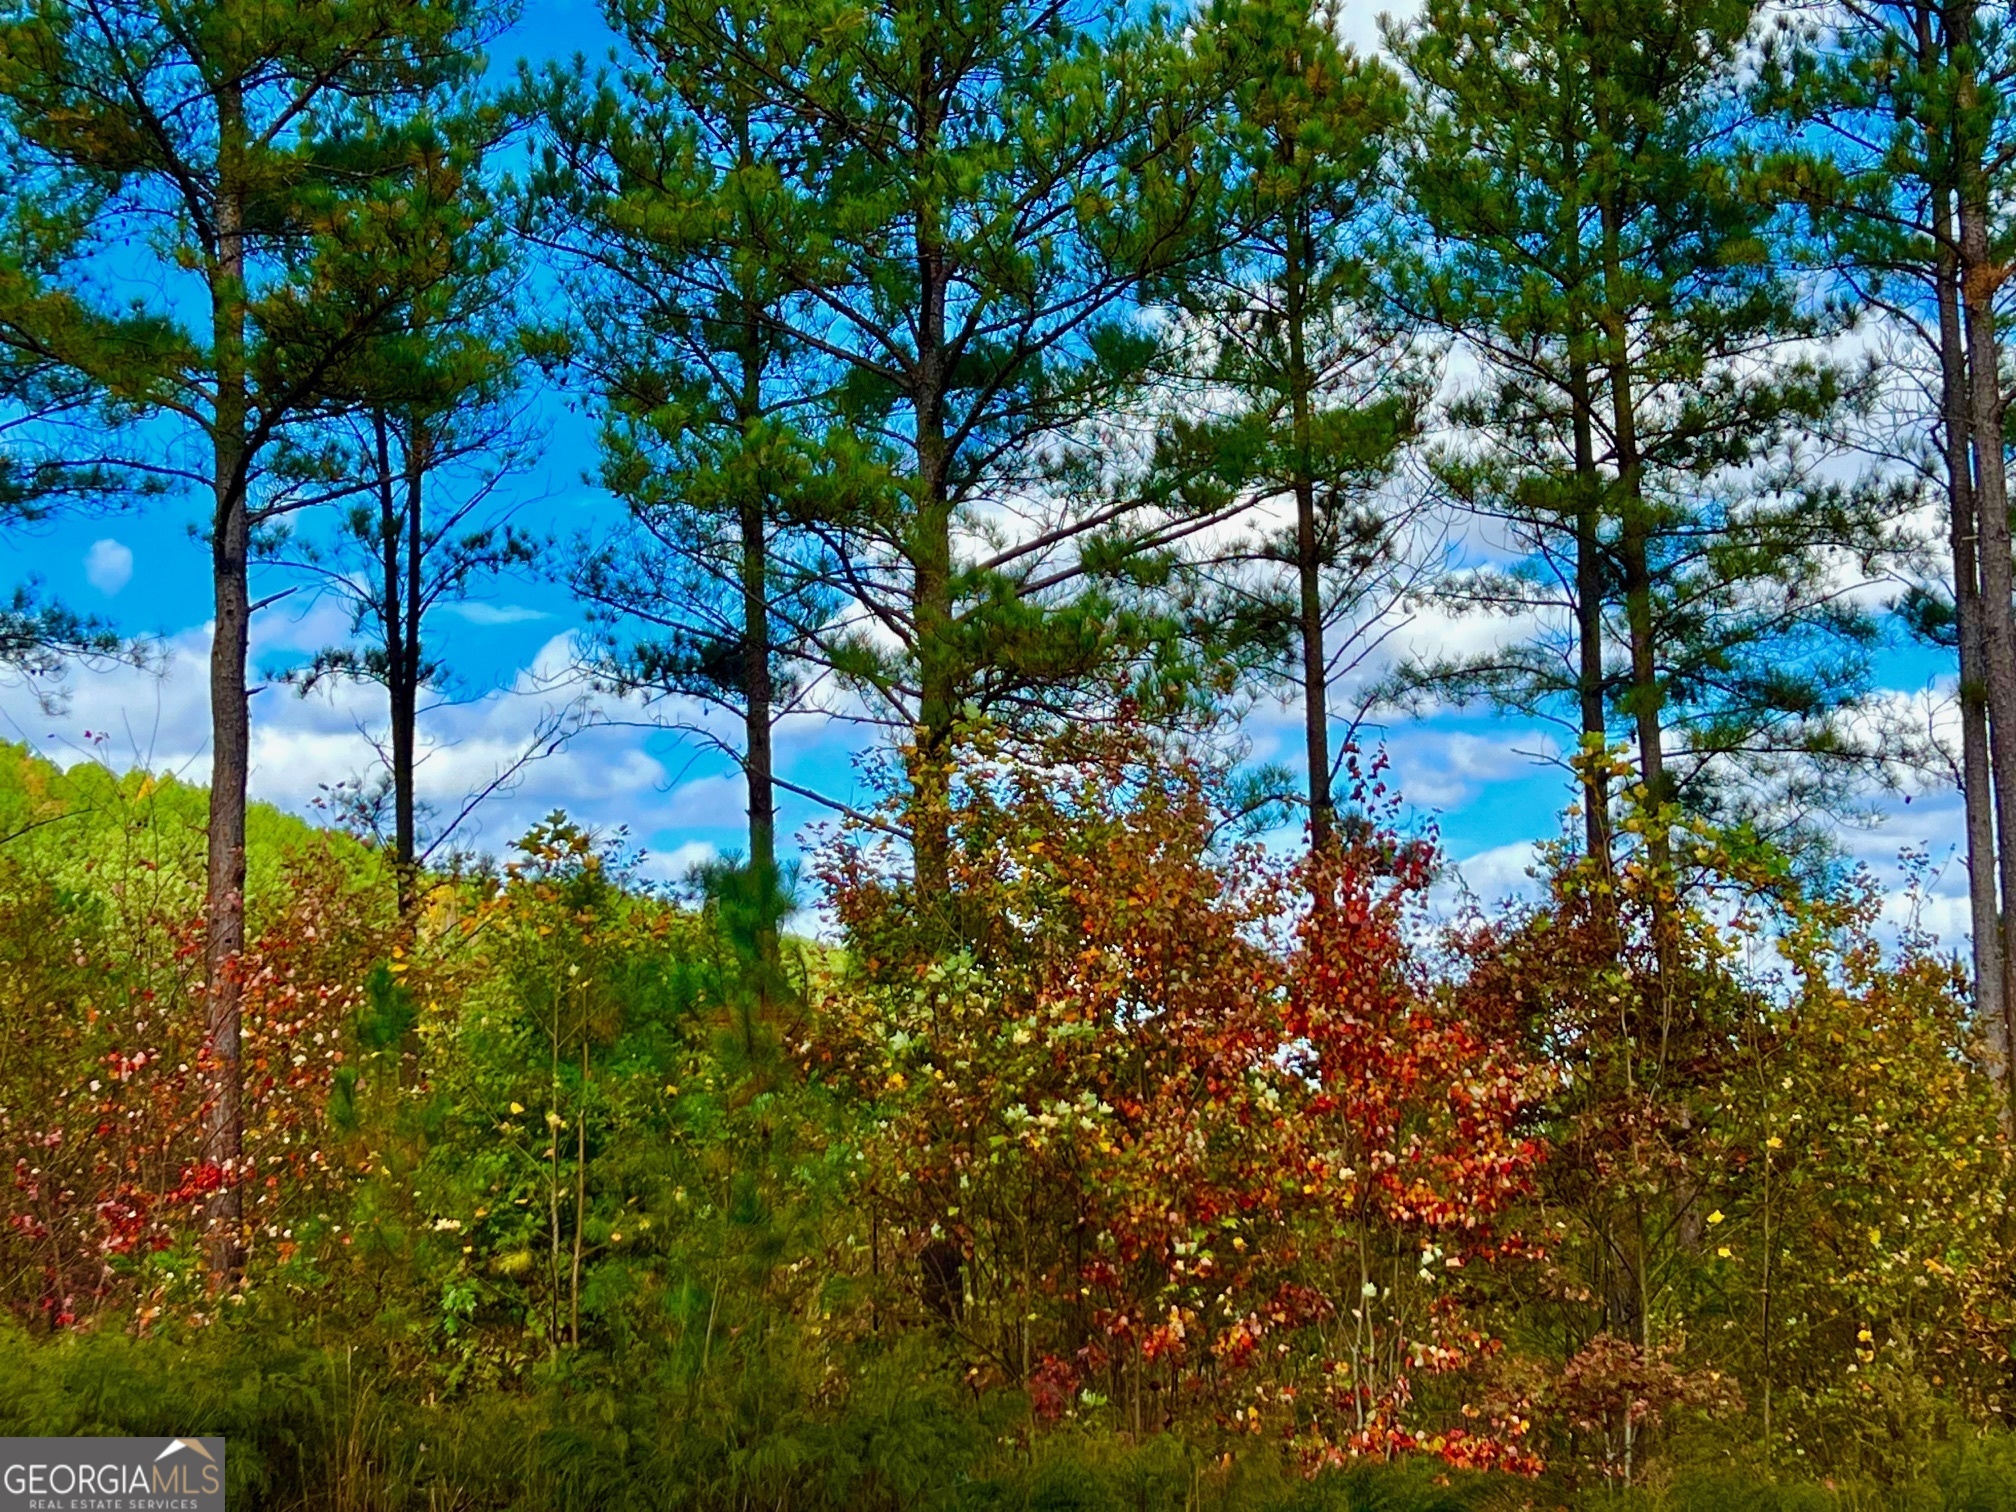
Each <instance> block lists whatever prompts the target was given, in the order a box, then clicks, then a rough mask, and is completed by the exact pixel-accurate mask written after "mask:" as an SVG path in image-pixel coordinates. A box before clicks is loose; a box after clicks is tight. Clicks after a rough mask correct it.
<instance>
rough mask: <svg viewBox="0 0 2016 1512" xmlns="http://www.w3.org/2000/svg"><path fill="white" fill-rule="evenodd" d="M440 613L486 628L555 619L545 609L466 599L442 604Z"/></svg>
mask: <svg viewBox="0 0 2016 1512" xmlns="http://www.w3.org/2000/svg"><path fill="white" fill-rule="evenodd" d="M440 612H441V613H443V614H446V615H451V616H453V617H454V618H455V619H459V620H461V621H463V622H464V623H466V624H471V625H482V626H485V627H488V626H493V625H523V624H526V623H527V622H529V621H532V620H543V619H551V618H553V616H552V615H551V614H548V613H547V612H546V611H545V610H544V609H531V608H527V607H526V606H525V605H523V604H488V603H485V602H483V600H481V599H465V600H462V601H460V602H457V603H448V604H442V605H441V606H440Z"/></svg>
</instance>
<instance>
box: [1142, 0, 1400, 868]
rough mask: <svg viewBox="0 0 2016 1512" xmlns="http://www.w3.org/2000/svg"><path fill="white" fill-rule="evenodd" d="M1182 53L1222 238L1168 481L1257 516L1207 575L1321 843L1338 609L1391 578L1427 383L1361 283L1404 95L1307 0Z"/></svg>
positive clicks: (1205, 284) (1368, 598)
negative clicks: (1277, 721)
mask: <svg viewBox="0 0 2016 1512" xmlns="http://www.w3.org/2000/svg"><path fill="white" fill-rule="evenodd" d="M1196 47H1197V52H1198V54H1199V63H1200V66H1201V67H1202V68H1203V69H1204V70H1205V71H1206V72H1207V74H1208V75H1209V76H1210V77H1211V78H1213V79H1214V80H1215V81H1217V82H1218V84H1219V86H1220V87H1221V88H1222V89H1223V91H1224V97H1225V110H1224V116H1223V118H1222V120H1221V122H1220V124H1219V128H1218V132H1217V137H1218V141H1219V144H1220V151H1221V152H1222V153H1223V154H1224V156H1225V158H1226V162H1225V164H1224V167H1223V169H1222V172H1223V190H1222V197H1221V198H1220V199H1219V200H1218V201H1217V203H1216V204H1215V205H1214V207H1213V212H1214V216H1215V219H1216V225H1217V228H1218V232H1219V235H1220V236H1222V238H1223V245H1221V246H1220V247H1218V248H1217V249H1216V250H1215V252H1214V254H1213V255H1212V256H1210V257H1209V258H1206V259H1203V260H1201V261H1200V263H1199V265H1198V266H1197V267H1195V268H1194V269H1192V270H1190V272H1189V273H1188V275H1187V276H1186V277H1185V278H1184V279H1183V280H1182V282H1181V285H1180V289H1179V292H1178V293H1177V294H1176V301H1177V303H1178V305H1179V307H1180V308H1181V310H1182V312H1183V315H1184V317H1185V323H1186V327H1187V329H1188V330H1189V332H1190V333H1191V342H1192V344H1193V345H1194V346H1195V347H1196V348H1197V349H1198V355H1197V359H1196V361H1197V367H1198V369H1199V370H1198V371H1197V372H1196V373H1195V374H1194V381H1193V382H1192V383H1190V384H1187V385H1185V386H1184V390H1183V394H1182V407H1183V409H1187V410H1188V411H1190V413H1188V414H1184V413H1182V412H1181V411H1180V410H1179V414H1178V417H1177V418H1176V419H1175V420H1174V421H1173V423H1172V424H1171V426H1170V429H1169V433H1168V435H1167V437H1166V439H1165V442H1164V445H1163V447H1162V448H1161V455H1160V456H1159V457H1158V466H1159V469H1160V470H1161V471H1162V472H1164V473H1166V474H1169V475H1171V477H1172V479H1173V480H1175V481H1174V482H1172V484H1171V485H1170V486H1172V487H1187V488H1189V489H1192V490H1197V489H1199V488H1200V487H1209V486H1215V487H1216V488H1217V489H1219V490H1221V491H1222V495H1223V497H1224V499H1225V500H1227V501H1230V502H1237V503H1242V504H1244V505H1246V506H1248V507H1250V508H1252V509H1254V510H1256V511H1257V512H1259V513H1260V515H1261V517H1262V520H1263V522H1265V523H1263V524H1262V525H1261V527H1260V528H1259V531H1258V538H1257V539H1253V540H1247V541H1240V542H1238V543H1236V544H1235V545H1234V546H1233V547H1232V549H1231V550H1229V551H1226V552H1223V553H1221V554H1219V555H1218V556H1217V560H1216V561H1215V562H1213V563H1211V564H1209V565H1207V566H1206V567H1205V571H1206V573H1207V575H1209V576H1211V577H1213V578H1215V579H1216V580H1217V581H1218V583H1219V585H1220V590H1221V591H1220V600H1221V603H1222V604H1223V605H1224V607H1225V612H1226V619H1225V621H1224V623H1223V624H1222V625H1221V626H1220V627H1219V631H1220V633H1221V634H1223V635H1225V636H1226V637H1228V638H1229V639H1230V640H1231V641H1232V642H1233V643H1234V644H1251V645H1253V646H1256V647H1258V648H1261V649H1262V657H1261V665H1262V667H1263V668H1264V669H1265V670H1266V671H1267V672H1269V673H1270V674H1272V675H1274V676H1277V677H1280V678H1281V680H1282V681H1284V682H1285V683H1286V684H1287V685H1288V686H1289V687H1291V688H1292V689H1293V690H1294V692H1295V695H1296V697H1297V698H1298V699H1299V700H1300V702H1301V705H1302V714H1303V734H1304V757H1305V761H1306V764H1307V767H1308V778H1307V798H1308V816H1309V817H1308V823H1309V834H1310V841H1311V844H1312V845H1313V846H1314V847H1315V848H1316V849H1318V850H1323V849H1327V848H1328V846H1329V845H1330V843H1331V840H1332V838H1333V835H1334V831H1335V827H1336V805H1335V801H1334V799H1333V797H1332V793H1331V785H1332V780H1333V775H1334V771H1333V767H1334V763H1333V759H1332V755H1331V748H1330V721H1331V715H1330V698H1331V689H1332V684H1333V681H1334V680H1335V678H1336V676H1337V668H1338V664H1339V662H1340V661H1341V660H1342V659H1344V658H1346V657H1347V656H1348V654H1349V652H1350V650H1351V647H1352V644H1353V641H1354V639H1355V637H1354V636H1353V635H1352V633H1351V632H1352V631H1353V630H1355V629H1356V628H1358V627H1357V626H1356V625H1355V624H1352V623H1349V622H1351V621H1352V620H1353V618H1354V616H1359V615H1364V614H1366V613H1367V612H1368V610H1369V611H1371V612H1374V613H1376V612H1377V611H1379V610H1382V609H1386V608H1390V607H1392V604H1391V602H1390V601H1391V599H1392V598H1393V597H1395V595H1396V593H1397V589H1398V585H1399V582H1400V581H1402V580H1403V578H1404V574H1403V572H1402V571H1401V569H1402V567H1403V564H1402V562H1401V561H1400V560H1399V558H1400V554H1401V549H1402V543H1401V542H1400V541H1398V540H1397V539H1396V537H1397V533H1398V529H1399V526H1400V523H1401V522H1400V521H1399V520H1398V519H1396V518H1395V517H1394V516H1393V515H1392V514H1391V513H1390V512H1389V511H1388V510H1387V508H1385V507H1384V503H1385V501H1382V500H1381V499H1379V498H1378V497H1377V494H1378V491H1379V489H1380V487H1381V486H1382V485H1383V484H1384V483H1386V482H1387V480H1388V479H1390V477H1391V475H1392V472H1393V468H1394V465H1395V462H1396V460H1397V457H1398V454H1399V449H1400V447H1401V446H1402V444H1403V443H1404V442H1405V441H1406V440H1407V439H1408V438H1409V437H1410V436H1411V435H1412V433H1413V431H1414V428H1415V424H1416V421H1417V418H1418V416H1419V413H1420V411H1421V409H1422V407H1423V405H1424V403H1425V401H1426V399H1427V393H1428V389H1429V387H1430V386H1431V384H1430V380H1431V378H1432V373H1431V372H1430V370H1429V366H1428V364H1427V363H1426V362H1425V361H1424V360H1423V356H1422V354H1421V353H1419V352H1417V351H1416V350H1415V345H1416V343H1415V341H1414V338H1413V333H1412V332H1411V331H1410V330H1409V329H1408V327H1407V326H1406V324H1405V323H1404V322H1399V321H1396V319H1395V312H1394V311H1392V310H1391V308H1390V307H1388V306H1387V305H1386V304H1385V303H1384V301H1383V300H1382V299H1381V298H1380V295H1379V290H1378V288H1377V282H1376V270H1377V266H1378V260H1379V258H1380V256H1381V255H1382V249H1381V247H1380V246H1379V235H1378V230H1379V228H1378V226H1377V220H1378V218H1379V216H1380V215H1381V214H1382V212H1384V211H1385V210H1386V208H1387V206H1386V203H1385V200H1384V189H1385V187H1386V186H1385V181H1384V179H1385V175H1384V172H1383V170H1384V169H1385V168H1386V166H1387V154H1388V152H1389V150H1390V147H1391V143H1392V137H1393V133H1394V131H1395V129H1396V128H1397V127H1398V125H1399V123H1400V121H1401V119H1402V117H1403V115H1404V113H1405V94H1404V91H1403V89H1402V88H1401V85H1400V81H1399V79H1398V78H1397V77H1396V76H1395V75H1394V74H1393V72H1392V70H1391V69H1389V68H1387V67H1386V66H1384V65H1383V64H1379V63H1368V62H1364V61H1362V60H1360V59H1359V58H1357V57H1355V56H1354V55H1353V54H1352V53H1351V52H1350V50H1349V49H1348V48H1346V47H1343V46H1342V45H1340V44H1339V42H1338V41H1337V37H1336V16H1335V14H1334V13H1332V12H1328V11H1324V10H1322V9H1314V10H1312V8H1311V7H1310V6H1309V5H1308V4H1307V3H1306V0H1228V3H1224V4H1220V5H1217V6H1215V7H1214V8H1213V9H1212V11H1211V13H1210V15H1209V17H1208V19H1207V21H1206V22H1205V24H1204V25H1202V26H1201V27H1200V29H1199V36H1198V41H1197V44H1196ZM1214 502H1215V501H1214ZM1197 507H1198V505H1197V503H1195V502H1193V505H1192V508H1193V510H1194V509H1195V508H1197ZM1282 510H1285V511H1289V512H1291V513H1290V517H1289V518H1288V519H1287V520H1285V521H1282V522H1280V523H1279V526H1278V528H1276V527H1275V522H1273V521H1272V520H1269V518H1268V517H1269V516H1270V515H1274V514H1277V513H1279V512H1281V511H1282ZM1382 590H1385V591H1384V592H1382ZM1374 600H1377V601H1379V602H1376V603H1375V602H1372V601H1374Z"/></svg>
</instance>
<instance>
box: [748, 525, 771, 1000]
mask: <svg viewBox="0 0 2016 1512" xmlns="http://www.w3.org/2000/svg"><path fill="white" fill-rule="evenodd" d="M741 526H742V547H741V549H742V562H741V568H742V637H743V650H742V693H743V713H742V728H743V753H744V754H743V758H742V771H743V776H744V780H745V782H746V783H747V786H748V790H749V870H750V874H751V876H752V878H753V879H754V882H755V885H756V887H757V889H758V896H759V898H760V900H761V910H762V911H761V915H760V917H759V918H758V920H757V925H756V927H757V931H758V933H757V938H756V953H757V958H758V960H759V961H760V962H761V963H762V965H763V968H764V972H765V975H766V976H767V975H768V973H769V972H770V971H772V970H774V969H775V967H776V965H777V958H778V957H777V948H778V947H777V925H778V920H777V917H776V914H775V911H774V907H773V904H774V900H775V898H776V896H777V890H778V878H777V794H776V785H775V782H774V780H773V777H772V771H773V768H772V765H771V763H772V756H771V743H770V741H771V730H770V727H771V720H772V717H773V716H772V713H771V700H772V689H771V683H770V596H769V583H768V576H769V543H768V541H767V540H766V538H765V535H764V510H763V505H762V502H761V501H760V500H756V501H745V502H744V503H743V505H742V508H741ZM769 986H770V984H769V983H768V982H767V981H766V982H765V984H764V991H765V994H766V995H767V993H768V990H769Z"/></svg>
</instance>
